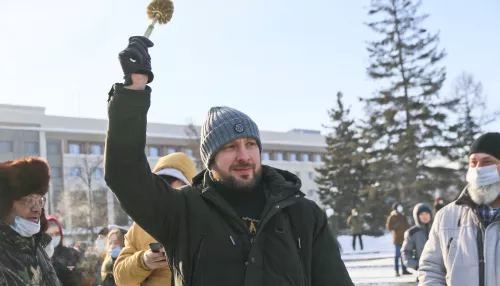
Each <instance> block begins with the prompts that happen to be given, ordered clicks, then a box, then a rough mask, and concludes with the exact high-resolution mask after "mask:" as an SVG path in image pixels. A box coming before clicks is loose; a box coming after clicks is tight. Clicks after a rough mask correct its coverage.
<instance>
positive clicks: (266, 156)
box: [262, 152, 271, 161]
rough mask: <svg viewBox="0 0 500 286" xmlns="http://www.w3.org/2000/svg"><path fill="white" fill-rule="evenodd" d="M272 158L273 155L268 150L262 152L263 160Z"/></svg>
mask: <svg viewBox="0 0 500 286" xmlns="http://www.w3.org/2000/svg"><path fill="white" fill-rule="evenodd" d="M269 160H271V156H270V155H269V153H268V152H264V153H262V161H269Z"/></svg>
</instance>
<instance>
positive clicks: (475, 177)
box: [467, 165, 500, 187]
mask: <svg viewBox="0 0 500 286" xmlns="http://www.w3.org/2000/svg"><path fill="white" fill-rule="evenodd" d="M467 182H468V183H470V184H473V185H476V186H478V187H485V186H490V185H493V184H496V183H498V182H500V174H499V173H498V169H497V165H490V166H486V167H479V168H469V171H468V172H467Z"/></svg>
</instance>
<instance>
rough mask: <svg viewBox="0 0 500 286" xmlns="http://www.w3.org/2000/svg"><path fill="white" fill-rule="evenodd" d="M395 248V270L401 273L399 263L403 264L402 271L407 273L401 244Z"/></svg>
mask: <svg viewBox="0 0 500 286" xmlns="http://www.w3.org/2000/svg"><path fill="white" fill-rule="evenodd" d="M394 247H395V248H396V255H395V256H394V269H396V271H398V272H399V262H401V269H402V270H403V272H406V267H405V265H404V264H403V257H402V256H401V247H402V245H401V244H395V245H394Z"/></svg>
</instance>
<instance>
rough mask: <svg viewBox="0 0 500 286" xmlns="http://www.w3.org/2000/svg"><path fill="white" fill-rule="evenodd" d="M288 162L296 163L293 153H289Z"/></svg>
mask: <svg viewBox="0 0 500 286" xmlns="http://www.w3.org/2000/svg"><path fill="white" fill-rule="evenodd" d="M288 160H289V161H297V155H296V154H295V153H290V154H289V155H288Z"/></svg>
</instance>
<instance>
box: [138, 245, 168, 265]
mask: <svg viewBox="0 0 500 286" xmlns="http://www.w3.org/2000/svg"><path fill="white" fill-rule="evenodd" d="M149 247H150V249H148V250H146V252H144V255H143V257H142V260H143V261H144V265H146V267H147V268H148V269H149V270H155V269H158V268H166V267H168V263H167V258H166V256H165V249H164V248H163V247H162V246H161V245H160V244H159V243H150V244H149Z"/></svg>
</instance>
